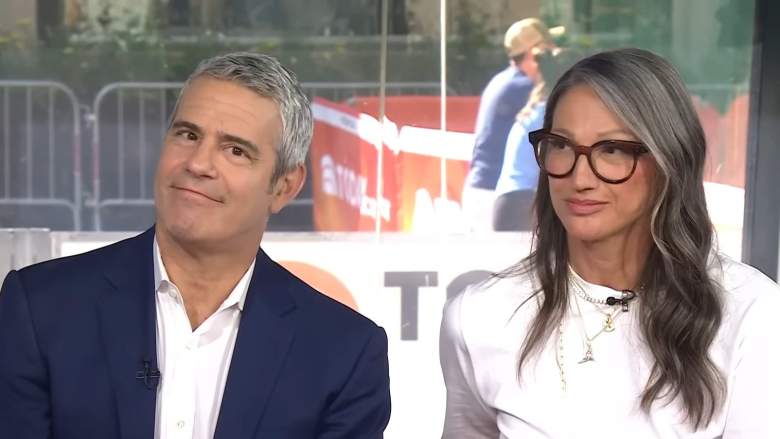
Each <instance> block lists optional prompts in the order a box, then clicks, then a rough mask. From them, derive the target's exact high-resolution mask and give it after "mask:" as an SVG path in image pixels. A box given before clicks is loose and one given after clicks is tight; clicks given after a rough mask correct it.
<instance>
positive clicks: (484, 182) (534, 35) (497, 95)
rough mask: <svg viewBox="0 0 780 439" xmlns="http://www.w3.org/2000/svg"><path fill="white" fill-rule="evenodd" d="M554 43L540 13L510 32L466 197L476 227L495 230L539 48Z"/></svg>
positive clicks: (486, 101)
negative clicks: (515, 127) (503, 178)
mask: <svg viewBox="0 0 780 439" xmlns="http://www.w3.org/2000/svg"><path fill="white" fill-rule="evenodd" d="M551 44H552V43H551V34H550V30H549V29H548V28H547V26H545V24H544V23H542V22H541V20H539V19H538V18H526V19H523V20H520V21H517V22H515V23H514V24H512V25H511V26H509V29H507V31H506V34H505V35H504V48H505V49H506V54H507V57H508V58H509V65H508V66H507V67H506V68H505V69H504V70H502V71H501V72H499V73H498V74H496V75H495V76H493V78H492V79H491V80H490V82H488V84H487V86H486V87H485V90H484V91H483V92H482V97H481V99H480V102H479V110H478V112H477V122H476V127H475V133H474V134H475V140H474V151H473V155H472V158H471V163H470V164H469V172H468V175H467V176H466V181H465V184H464V188H463V195H462V198H461V199H462V203H461V204H462V206H463V215H464V220H465V222H466V224H467V227H468V228H469V229H470V230H473V231H488V230H492V216H493V201H494V198H495V193H494V191H495V189H496V182H497V181H498V176H499V173H500V172H501V166H502V163H503V160H504V146H505V145H506V140H507V135H508V134H509V130H510V128H512V124H513V123H514V120H515V116H516V115H517V112H518V111H520V109H521V108H523V107H525V105H526V103H527V102H528V97H529V96H530V95H531V92H532V90H533V88H534V79H533V77H534V76H535V75H536V72H537V68H536V61H535V60H534V53H533V52H534V50H536V49H543V48H545V47H549V46H551Z"/></svg>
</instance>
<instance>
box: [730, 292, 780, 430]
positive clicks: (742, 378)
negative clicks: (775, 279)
mask: <svg viewBox="0 0 780 439" xmlns="http://www.w3.org/2000/svg"><path fill="white" fill-rule="evenodd" d="M767 284H769V281H768V280H767V282H766V283H763V282H762V283H761V284H760V285H757V286H758V287H768V288H767V289H770V290H771V291H768V292H762V293H764V294H761V295H759V296H758V297H757V298H756V299H755V300H754V302H753V303H752V304H751V305H750V306H749V308H748V309H747V311H746V312H745V314H744V317H743V321H742V328H741V330H740V338H739V342H738V343H739V345H738V347H737V349H738V352H739V354H738V355H739V359H738V360H737V361H739V363H738V364H737V366H736V368H735V371H734V379H733V382H732V385H731V389H729V391H730V392H731V403H730V404H729V407H728V408H727V413H726V426H725V429H724V432H723V439H769V438H780V292H779V291H778V288H777V285H776V284H774V283H772V284H771V285H767Z"/></svg>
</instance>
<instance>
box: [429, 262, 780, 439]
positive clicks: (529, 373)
mask: <svg viewBox="0 0 780 439" xmlns="http://www.w3.org/2000/svg"><path fill="white" fill-rule="evenodd" d="M711 273H712V275H713V277H714V278H715V279H716V280H717V281H718V282H719V283H720V285H722V286H723V290H724V292H723V296H722V301H723V306H724V319H723V323H722V324H721V327H720V329H719V331H718V333H717V335H716V338H715V340H714V342H713V344H712V346H711V348H710V355H711V358H712V359H713V361H714V362H715V364H716V365H717V366H718V367H719V368H720V369H721V371H723V373H724V376H725V378H726V381H727V386H728V389H727V395H726V401H725V405H724V407H723V409H722V410H721V412H720V413H719V414H718V415H716V416H715V417H714V419H713V420H712V422H711V423H710V424H709V426H708V427H707V428H705V429H703V430H700V431H697V432H693V431H691V428H690V426H689V424H687V423H685V422H684V420H683V419H682V418H683V417H682V416H681V414H682V413H683V412H682V410H681V405H680V404H679V401H678V400H675V401H673V402H672V403H671V404H668V405H664V404H661V403H656V404H655V405H653V407H652V409H651V411H650V413H649V414H646V413H644V412H642V411H641V410H640V408H639V403H640V395H641V393H642V391H643V389H644V387H645V385H646V383H647V379H648V376H649V372H650V368H651V367H652V364H653V362H652V359H651V358H650V356H649V353H648V350H647V348H645V347H644V346H643V344H642V342H641V341H640V340H641V335H640V332H639V325H638V322H637V312H636V310H637V306H636V301H639V300H642V299H641V297H638V298H637V299H636V300H634V303H632V304H631V305H630V309H629V311H628V312H627V313H625V314H623V315H617V316H616V318H615V321H614V326H615V330H614V331H613V332H605V333H602V334H600V335H598V336H597V337H596V338H595V339H593V342H592V347H593V358H594V361H588V362H583V363H580V361H581V360H582V359H583V357H584V354H585V343H584V338H583V324H584V326H585V330H584V331H585V332H587V334H588V336H589V337H593V336H594V334H596V333H597V332H598V330H599V329H600V328H601V327H602V324H603V322H604V319H605V316H604V314H603V313H602V311H603V310H604V309H608V308H609V307H604V306H597V305H595V304H593V303H590V302H587V301H584V300H582V299H579V309H581V310H582V315H580V313H579V312H578V311H577V308H576V307H575V306H574V305H573V302H572V301H573V300H574V294H572V298H571V299H570V303H572V306H571V307H570V310H569V312H568V314H567V315H566V316H565V318H564V324H563V336H562V340H563V343H562V344H560V340H561V338H560V337H559V332H558V330H557V328H556V330H555V331H554V332H553V335H552V336H551V338H550V340H549V342H548V343H546V344H545V345H544V346H545V348H544V350H543V351H542V352H541V354H540V355H539V356H537V357H535V359H532V360H531V361H530V362H528V363H526V366H525V368H524V371H523V375H522V381H521V382H518V378H517V366H518V358H519V352H520V347H521V344H522V342H523V339H524V336H525V334H526V333H527V331H528V327H529V324H530V322H531V321H532V319H533V317H534V316H535V314H536V309H537V306H536V303H537V302H536V299H535V298H532V299H530V300H528V301H527V302H525V303H523V301H524V300H525V299H527V298H528V297H529V295H530V293H531V291H532V290H533V288H532V285H531V281H530V278H529V277H514V278H507V279H499V280H496V281H492V282H489V283H487V284H483V285H481V286H477V287H473V288H470V289H467V290H466V291H464V292H463V293H461V294H460V295H458V296H456V297H454V298H453V299H452V300H450V301H449V302H448V304H447V305H446V307H445V310H444V319H443V321H442V332H441V346H440V347H441V364H442V371H443V373H444V379H445V382H446V385H447V413H446V419H445V426H444V438H448V439H449V438H458V439H467V438H468V439H472V438H493V439H495V438H522V439H529V438H583V439H586V438H587V439H592V438H626V437H631V438H632V439H633V438H637V439H639V438H685V439H694V438H695V439H711V438H723V439H737V438H740V439H769V438H775V439H776V438H780V373H779V372H778V371H780V342H778V341H777V340H778V339H780V291H779V288H778V285H777V284H775V283H774V282H772V281H771V280H770V279H769V278H767V277H766V276H764V275H763V274H761V273H760V272H759V271H758V270H756V269H754V268H752V267H749V266H747V265H744V264H741V263H739V262H735V261H732V260H730V259H728V258H725V257H723V260H722V270H721V269H720V268H713V270H712V272H711ZM575 278H576V279H577V281H579V282H580V285H582V286H583V288H584V289H585V291H586V293H587V294H588V295H590V296H592V297H595V298H600V299H605V298H607V297H609V296H617V297H620V292H618V291H615V290H612V289H610V288H606V287H603V286H599V285H594V284H590V283H587V282H585V281H584V280H582V279H581V278H579V276H575ZM559 345H560V346H562V347H563V350H562V353H563V358H562V359H563V362H562V363H561V366H562V369H563V371H564V379H565V381H566V386H565V388H564V386H562V382H561V368H559V366H558V362H559V358H558V354H557V353H556V351H557V348H558V346H559Z"/></svg>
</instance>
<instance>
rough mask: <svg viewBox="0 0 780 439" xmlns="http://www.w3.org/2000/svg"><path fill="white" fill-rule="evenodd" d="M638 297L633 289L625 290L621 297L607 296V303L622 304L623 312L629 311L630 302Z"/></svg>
mask: <svg viewBox="0 0 780 439" xmlns="http://www.w3.org/2000/svg"><path fill="white" fill-rule="evenodd" d="M635 297H636V293H635V292H633V291H631V290H623V294H622V295H621V296H620V298H617V297H612V296H610V297H607V305H610V306H612V305H617V304H620V305H621V307H622V310H623V312H628V302H629V301H631V300H633V299H634V298H635Z"/></svg>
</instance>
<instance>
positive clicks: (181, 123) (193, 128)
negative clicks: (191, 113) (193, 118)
mask: <svg viewBox="0 0 780 439" xmlns="http://www.w3.org/2000/svg"><path fill="white" fill-rule="evenodd" d="M173 128H187V129H188V130H190V131H192V132H195V133H198V134H199V133H200V132H201V129H200V127H199V126H197V125H195V124H194V123H192V122H188V121H186V120H174V121H173V123H172V124H171V129H173Z"/></svg>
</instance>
